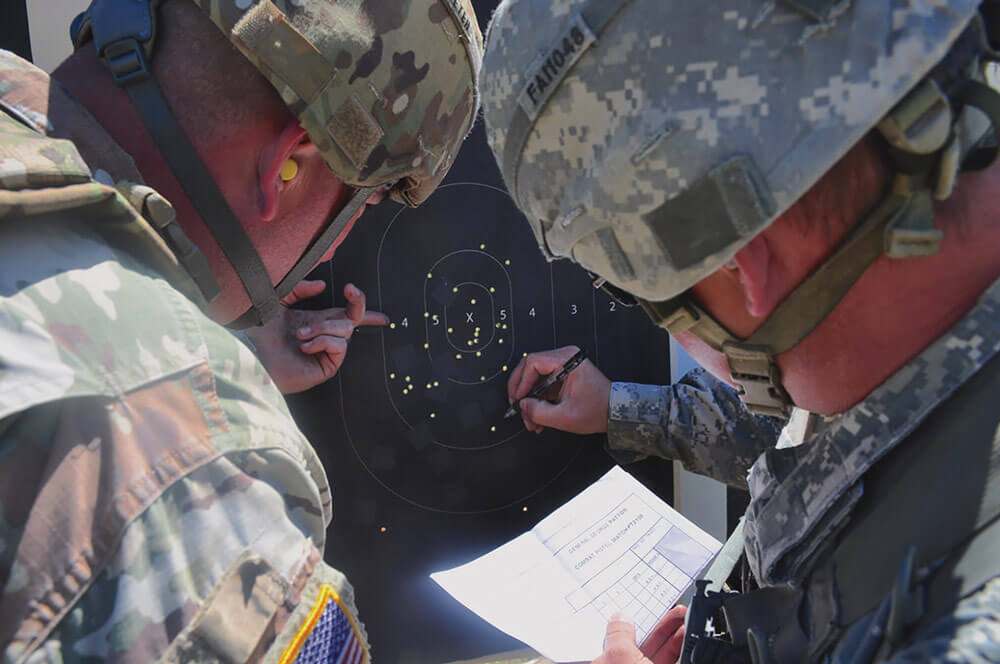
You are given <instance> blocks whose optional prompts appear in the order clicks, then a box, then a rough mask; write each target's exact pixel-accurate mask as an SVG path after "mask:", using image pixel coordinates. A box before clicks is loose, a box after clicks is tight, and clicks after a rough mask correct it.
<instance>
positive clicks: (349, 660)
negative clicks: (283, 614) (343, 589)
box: [278, 583, 368, 664]
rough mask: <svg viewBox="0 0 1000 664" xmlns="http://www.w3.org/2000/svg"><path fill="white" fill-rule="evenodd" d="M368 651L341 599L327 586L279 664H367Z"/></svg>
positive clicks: (320, 591)
mask: <svg viewBox="0 0 1000 664" xmlns="http://www.w3.org/2000/svg"><path fill="white" fill-rule="evenodd" d="M367 662H368V650H367V649H366V648H365V644H364V641H363V640H362V639H361V637H360V636H359V633H358V627H357V625H355V623H354V618H353V617H352V616H351V615H350V613H349V612H348V611H347V610H346V609H344V607H343V605H342V604H341V602H340V595H339V594H338V593H337V591H336V590H334V588H333V586H330V585H328V584H326V583H324V584H322V585H321V586H320V587H319V594H318V596H317V597H316V603H315V604H313V607H312V610H311V611H309V615H308V616H306V619H305V621H304V622H303V623H302V626H301V627H299V631H298V632H296V634H295V637H294V638H293V639H292V641H291V643H289V644H288V647H287V648H285V652H283V653H282V655H281V659H280V660H278V663H279V664H367Z"/></svg>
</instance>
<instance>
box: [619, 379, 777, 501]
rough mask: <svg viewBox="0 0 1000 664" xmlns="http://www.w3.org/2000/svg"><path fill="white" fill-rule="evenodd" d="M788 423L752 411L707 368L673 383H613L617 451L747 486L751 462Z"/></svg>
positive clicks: (733, 484) (770, 445) (736, 484)
mask: <svg viewBox="0 0 1000 664" xmlns="http://www.w3.org/2000/svg"><path fill="white" fill-rule="evenodd" d="M782 426H783V422H782V421H781V420H778V419H776V418H771V417H765V416H762V415H752V414H751V413H750V412H749V411H747V409H746V408H745V407H744V406H743V403H742V402H741V401H740V399H739V396H737V394H736V390H734V389H733V388H731V387H729V386H728V385H726V384H725V383H723V382H722V381H720V380H719V379H717V378H715V377H714V376H712V375H711V374H710V373H708V372H706V371H705V370H704V369H695V370H694V371H691V372H689V373H687V374H686V375H685V376H684V377H683V378H682V379H681V380H679V381H678V382H676V383H674V384H673V385H662V386H661V385H640V384H638V383H612V385H611V398H610V402H609V404H608V446H609V448H610V450H611V451H612V453H618V454H617V455H616V456H621V453H622V452H624V453H626V454H629V455H632V458H631V460H638V459H640V458H644V457H646V456H658V457H663V458H666V459H676V460H678V461H680V462H681V463H683V464H684V467H685V468H687V469H688V470H690V471H691V472H694V473H698V474H700V475H707V476H708V477H711V478H713V479H716V480H719V481H720V482H725V483H726V484H730V485H732V486H735V487H738V488H741V489H745V488H746V474H747V470H748V469H749V468H750V465H751V464H752V463H753V462H754V460H755V459H756V458H757V456H758V455H760V453H761V452H763V451H764V450H765V449H766V448H768V447H773V446H774V444H775V442H776V441H777V439H778V435H779V433H780V432H781V428H782Z"/></svg>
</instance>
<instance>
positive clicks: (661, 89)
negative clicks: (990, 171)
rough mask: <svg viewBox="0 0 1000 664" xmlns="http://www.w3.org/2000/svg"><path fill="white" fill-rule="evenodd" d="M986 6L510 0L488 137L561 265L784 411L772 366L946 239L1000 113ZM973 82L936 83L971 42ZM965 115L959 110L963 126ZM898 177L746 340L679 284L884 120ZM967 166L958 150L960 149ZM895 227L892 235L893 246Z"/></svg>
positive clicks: (493, 58) (965, 66)
mask: <svg viewBox="0 0 1000 664" xmlns="http://www.w3.org/2000/svg"><path fill="white" fill-rule="evenodd" d="M978 6H979V0H780V1H779V2H777V3H775V0H715V1H712V2H687V1H681V0H564V1H561V2H555V3H553V2H550V1H549V0H509V1H508V2H505V3H503V4H502V5H501V7H500V8H499V9H498V10H497V12H496V13H495V15H494V18H493V21H492V23H491V25H490V28H489V30H488V34H487V47H486V55H485V56H484V62H483V74H482V90H483V106H484V116H485V121H486V127H487V137H488V140H489V142H490V146H491V148H492V149H493V152H494V155H495V156H496V159H497V162H498V163H499V165H500V167H501V170H502V172H503V177H504V180H505V181H506V183H507V187H508V189H509V190H510V192H511V194H512V195H513V196H514V198H515V200H516V202H517V204H518V205H519V207H520V208H521V209H522V210H523V211H524V212H525V214H526V216H527V218H528V221H529V222H530V224H531V227H532V229H533V230H534V232H535V235H536V237H537V239H538V242H539V245H540V247H541V249H542V251H543V253H545V254H546V255H547V256H548V257H549V258H550V259H551V258H570V259H572V260H574V261H576V262H577V263H579V264H580V265H582V266H583V267H585V268H586V269H588V270H590V271H591V272H593V273H596V274H597V275H599V276H600V277H601V278H603V279H605V280H607V281H608V282H610V283H611V284H614V285H615V286H617V287H619V288H620V289H623V290H625V291H627V292H629V293H631V294H633V295H635V296H636V297H637V298H639V299H640V302H642V304H643V306H644V307H645V308H646V309H647V311H648V312H649V313H650V314H651V315H652V317H653V318H654V320H655V321H656V322H657V323H659V324H661V325H663V326H664V327H667V328H668V329H669V330H670V331H671V332H679V331H683V330H690V331H692V332H694V333H695V334H698V335H699V336H700V337H701V338H702V339H703V340H705V341H706V342H707V343H709V345H711V346H712V347H714V348H715V349H717V350H720V351H722V352H724V353H725V354H726V355H727V357H728V358H729V364H730V369H731V372H732V375H733V378H734V379H735V380H736V381H737V382H738V383H740V385H741V387H742V390H741V391H742V394H743V397H744V400H745V401H746V402H747V403H748V405H750V406H751V408H752V409H753V410H756V411H757V412H763V413H766V414H771V415H786V414H787V413H788V410H789V407H790V401H789V399H788V396H787V394H786V393H785V392H784V389H783V388H782V387H781V382H780V373H779V372H778V368H777V365H776V364H775V362H774V359H773V356H774V355H775V354H777V353H781V352H784V351H786V350H788V349H789V348H791V347H793V346H794V345H796V344H797V343H798V342H799V341H801V339H802V338H803V337H805V336H806V335H807V334H808V333H809V332H811V331H812V329H813V328H815V326H816V325H817V324H818V323H819V322H820V321H821V320H822V319H823V318H824V317H825V316H826V314H827V313H829V311H830V310H831V309H832V308H833V307H834V306H835V305H836V304H837V302H839V300H840V299H841V298H842V297H843V295H844V294H845V293H846V292H847V290H848V289H849V288H850V287H851V286H852V285H853V284H854V283H855V281H856V280H857V278H858V277H859V276H860V274H861V273H862V272H863V271H864V269H866V267H867V266H868V265H869V264H870V263H871V261H873V260H874V259H875V258H876V257H877V256H878V255H880V254H881V253H882V252H883V250H885V251H887V252H888V253H889V254H890V255H892V256H896V257H904V256H913V255H926V254H927V253H931V252H933V251H935V250H936V247H937V243H938V242H939V240H940V231H938V230H937V229H935V228H934V225H933V213H932V208H931V204H932V199H933V197H937V198H943V197H946V196H947V195H948V194H949V193H950V191H951V186H952V184H953V182H954V175H955V172H956V170H957V168H958V166H959V164H960V163H962V164H963V165H968V163H969V162H970V161H975V162H982V163H979V166H982V165H985V162H988V161H991V159H992V157H994V156H995V150H992V151H990V152H989V155H988V157H989V158H986V159H984V158H983V154H982V149H980V150H979V152H977V154H975V155H971V154H970V152H971V150H972V143H973V142H974V140H975V139H978V138H980V137H981V136H982V134H983V133H984V132H985V129H986V128H988V125H989V123H988V122H987V121H986V116H984V115H983V114H981V113H978V112H972V113H970V112H968V111H963V108H964V107H965V106H974V107H977V108H985V109H987V112H986V115H987V116H990V121H993V120H994V119H995V118H996V117H997V116H998V115H1000V104H998V101H1000V99H998V97H997V95H996V93H993V92H992V90H991V89H990V88H988V87H987V86H986V85H984V84H982V83H980V82H979V81H978V80H976V79H981V78H982V76H981V72H982V67H981V66H980V62H979V59H978V55H979V54H980V53H982V52H983V51H986V50H988V47H987V46H986V43H985V35H984V31H983V28H982V24H981V22H980V21H979V18H978V13H977V9H978ZM960 38H961V39H962V40H976V41H977V44H976V48H973V49H970V52H971V53H973V54H974V55H973V56H970V57H969V58H967V60H966V61H963V62H962V63H960V65H961V66H959V67H958V69H960V70H961V75H958V76H955V75H954V74H952V75H950V76H948V77H944V76H942V77H935V76H928V73H929V72H931V70H932V68H934V67H935V65H937V64H938V63H939V62H940V61H941V60H942V58H943V57H944V56H945V55H946V53H948V52H949V49H950V48H951V47H952V45H953V44H954V43H955V42H956V40H959V39H960ZM959 118H961V119H962V120H961V122H959ZM876 126H878V128H879V129H880V130H881V131H882V134H883V135H884V136H885V137H886V139H887V141H888V142H889V144H890V145H891V146H892V147H891V149H890V154H891V156H892V162H893V166H894V168H895V172H896V176H895V180H894V182H893V187H892V190H891V191H890V192H889V193H887V195H886V196H885V198H884V199H883V201H882V203H881V204H880V205H879V206H878V207H877V209H876V210H874V211H873V212H872V213H870V214H869V215H867V216H866V217H865V218H864V219H863V220H862V221H861V222H860V223H859V225H858V226H857V227H856V228H855V230H854V231H853V233H852V234H851V236H850V238H849V239H848V240H847V241H846V242H845V244H844V245H843V246H842V247H841V248H840V250H838V251H837V252H835V254H834V256H832V257H831V259H830V260H829V261H828V262H827V263H826V264H824V265H823V266H821V267H820V268H819V269H818V270H817V272H816V273H815V274H814V275H812V277H810V278H809V279H807V281H806V282H804V283H803V284H802V285H801V286H800V288H799V289H798V290H797V291H795V292H794V293H793V294H792V295H790V296H789V297H788V299H786V301H785V302H783V303H782V304H781V306H780V307H779V308H778V310H776V311H775V313H774V315H772V317H771V318H770V319H769V320H768V321H766V322H765V323H764V325H763V326H762V327H761V329H760V330H759V331H758V332H757V333H755V334H754V335H753V336H752V337H751V338H750V339H739V338H737V337H736V336H735V335H733V334H732V333H730V332H729V331H728V330H726V329H725V328H724V327H723V326H722V325H721V324H719V323H717V322H716V321H714V320H713V319H712V318H711V317H710V316H708V315H707V314H706V313H705V312H704V311H702V310H701V309H699V308H698V307H697V306H696V305H695V304H694V303H693V302H692V301H691V299H690V298H689V297H686V296H685V293H686V292H687V291H688V289H689V288H690V287H691V286H692V285H694V284H695V283H696V282H698V281H699V280H701V279H702V278H704V277H705V276H707V275H709V274H710V273H712V272H713V271H715V270H716V269H718V268H719V267H720V266H722V265H724V264H725V263H726V262H727V261H729V260H730V259H731V258H732V257H733V255H734V254H735V253H736V252H737V251H739V249H740V248H741V247H743V246H744V245H745V244H746V243H747V242H749V241H750V239H751V238H753V237H754V236H755V235H757V234H758V233H760V232H761V231H763V230H764V229H765V228H766V227H767V226H768V225H769V224H770V223H771V222H772V221H773V220H774V219H775V218H776V217H777V216H778V215H780V214H781V213H783V212H784V211H785V210H787V209H788V208H789V206H791V205H792V203H794V202H795V201H796V200H797V199H798V198H799V197H800V196H802V195H803V194H804V193H805V192H806V190H807V189H808V188H809V187H810V186H812V185H813V184H814V183H815V182H816V181H817V180H818V179H819V178H820V177H821V176H822V175H823V174H824V173H825V172H826V171H827V170H829V169H830V168H831V166H832V165H833V164H834V163H835V162H836V161H837V160H838V159H840V157H841V156H843V155H844V153H846V152H847V151H848V150H849V149H850V148H851V147H852V146H853V145H854V144H855V143H857V142H858V141H859V140H860V139H861V138H862V137H863V136H864V135H865V134H866V133H868V132H869V131H870V130H871V129H872V128H873V127H876ZM967 155H968V156H969V157H970V159H966V160H965V162H964V163H963V162H962V158H963V157H965V156H967ZM883 237H885V238H886V239H885V241H884V246H883Z"/></svg>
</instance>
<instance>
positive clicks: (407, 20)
mask: <svg viewBox="0 0 1000 664" xmlns="http://www.w3.org/2000/svg"><path fill="white" fill-rule="evenodd" d="M194 1H195V3H196V4H197V5H199V6H200V7H201V8H202V9H203V10H204V11H205V12H206V13H207V14H208V15H209V17H210V18H211V20H212V22H214V23H215V24H216V25H217V26H218V27H219V28H220V29H221V30H222V31H223V32H224V33H226V34H227V35H228V36H229V38H230V39H231V40H232V41H233V43H234V44H235V45H236V46H237V48H239V49H240V51H242V52H243V53H244V55H246V56H247V57H248V58H249V59H250V61H251V62H253V63H254V65H256V66H257V68H258V69H260V70H261V72H263V74H264V75H265V76H266V77H267V78H268V80H269V81H270V82H271V84H272V85H274V87H275V88H276V89H277V90H278V92H279V93H280V94H281V97H282V98H283V99H284V101H285V103H286V104H288V106H289V108H290V109H291V110H292V112H293V113H294V114H295V115H296V116H297V117H298V118H299V121H300V122H301V124H302V127H303V128H304V129H305V130H306V131H307V132H308V134H309V138H310V139H311V140H312V141H313V143H315V144H316V146H317V147H318V148H319V149H320V151H321V152H322V153H323V156H324V158H325V159H326V162H327V164H328V165H329V167H330V169H331V170H332V171H333V173H334V174H335V175H337V177H339V178H340V179H341V180H343V181H344V182H346V183H347V184H350V185H353V186H355V187H359V188H367V187H376V186H382V185H387V184H391V183H396V184H395V186H394V187H393V188H392V191H391V194H392V197H393V198H394V199H396V200H398V201H399V202H401V203H405V204H408V205H417V204H419V203H420V202H422V201H423V200H424V199H426V198H427V196H429V195H430V193H431V192H432V191H433V190H434V188H435V187H436V186H437V184H438V183H439V182H440V181H441V180H442V179H443V178H444V176H445V174H446V173H447V172H448V169H449V168H450V167H451V164H452V162H453V161H454V159H455V156H456V154H457V153H458V149H459V147H460V145H461V142H462V140H463V139H464V138H465V136H466V134H468V132H469V130H470V129H471V127H472V123H473V121H474V119H475V115H476V112H477V110H478V103H479V99H478V92H477V83H478V81H477V74H478V71H479V68H480V65H481V63H482V35H481V33H480V31H479V26H478V24H477V22H476V16H475V13H474V12H473V10H472V6H471V4H470V1H469V0H349V1H340V2H336V1H334V0H194Z"/></svg>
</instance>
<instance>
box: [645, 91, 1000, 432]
mask: <svg viewBox="0 0 1000 664" xmlns="http://www.w3.org/2000/svg"><path fill="white" fill-rule="evenodd" d="M950 102H951V103H954V104H955V105H956V108H957V110H958V111H961V110H962V107H964V106H972V107H975V108H978V109H979V110H980V111H982V112H983V113H984V114H985V115H986V117H987V119H988V120H989V123H990V124H992V127H993V132H994V134H995V133H996V131H997V128H998V127H1000V95H998V94H997V92H995V91H994V90H993V89H992V88H990V87H988V86H986V85H984V84H983V83H980V82H979V81H976V80H974V79H969V80H967V81H966V82H965V83H964V85H963V86H962V87H961V88H960V89H959V90H958V91H957V92H956V93H955V94H953V95H952V96H951V99H950V100H949V98H948V97H946V96H945V95H944V94H943V93H942V92H941V90H940V88H939V87H938V86H937V84H936V83H934V82H933V81H932V80H930V79H928V80H926V81H925V82H924V83H923V84H922V85H920V86H917V88H915V89H914V91H913V92H911V93H910V94H909V95H907V97H906V98H905V99H904V100H903V101H902V102H901V103H900V104H899V105H898V106H897V107H896V108H895V109H893V111H892V112H890V114H889V115H888V116H887V117H886V119H885V120H883V121H882V122H881V123H880V124H879V129H880V131H881V132H882V134H883V135H884V136H885V137H886V139H887V140H888V141H889V143H890V149H889V156H890V161H891V164H892V168H893V170H894V175H893V181H892V185H891V186H890V188H889V191H888V192H887V193H886V194H885V195H884V196H883V198H882V200H881V201H880V202H879V203H878V204H877V205H876V206H875V207H874V208H873V209H872V210H871V211H870V212H869V213H868V214H866V215H865V216H864V217H862V218H861V220H860V221H859V222H858V223H857V225H856V226H855V227H854V229H853V230H852V231H851V232H850V233H849V234H848V236H847V237H846V238H845V239H844V240H843V241H842V242H841V244H840V246H839V247H837V249H836V250H835V251H834V252H833V254H832V255H830V256H829V257H828V258H827V259H826V261H824V262H823V264H822V265H820V266H819V268H817V269H816V270H815V271H814V272H813V273H812V274H811V275H809V277H808V278H807V279H806V280H805V281H804V282H802V283H801V284H799V286H798V287H797V288H796V289H795V290H794V291H792V292H791V294H789V295H788V296H787V297H786V298H785V299H784V300H783V301H782V302H781V304H780V305H778V307H777V308H776V309H775V310H774V311H773V312H772V313H771V315H770V316H768V318H767V319H766V320H765V321H764V322H763V324H762V325H761V326H760V327H759V328H758V329H757V330H756V331H755V332H754V333H753V334H752V335H750V337H748V338H746V339H740V338H739V337H737V336H736V335H734V334H733V333H732V332H730V331H729V330H728V329H726V327H725V326H724V325H722V324H721V323H719V322H718V321H717V320H715V319H714V318H713V317H712V316H711V315H709V314H708V313H707V312H706V311H704V310H703V309H702V308H700V307H699V306H698V305H697V304H696V303H695V302H694V301H693V299H692V298H691V296H690V294H689V292H687V293H684V294H682V295H680V296H678V297H675V298H673V299H671V300H666V301H662V302H650V301H646V300H640V304H642V306H643V308H644V309H645V310H646V313H648V314H649V316H650V318H652V319H653V322H655V323H656V324H657V325H659V326H661V327H663V328H665V329H666V330H667V331H668V332H669V333H670V334H672V335H675V334H678V333H680V332H691V333H692V334H694V335H696V336H697V337H698V338H700V339H701V340H702V341H704V342H705V343H706V344H707V345H708V346H710V347H711V348H713V349H715V350H716V351H719V352H721V353H723V354H725V356H726V359H727V361H728V363H729V371H730V373H731V375H732V378H733V380H734V381H735V382H736V383H737V384H738V385H739V390H740V398H741V399H742V400H743V402H744V403H745V404H746V406H747V408H748V410H750V411H751V412H754V413H758V414H761V415H771V416H775V417H786V418H787V417H788V416H789V415H790V414H791V410H792V407H793V406H794V405H795V404H794V402H793V401H792V399H791V397H790V396H789V395H788V393H787V392H786V391H785V389H784V387H783V386H782V383H781V371H780V369H779V368H778V365H777V363H776V362H775V356H776V355H779V354H781V353H784V352H786V351H788V350H790V349H792V348H794V347H795V346H797V345H798V344H799V343H800V342H801V341H802V340H803V339H805V338H806V337H807V336H809V334H810V333H812V331H813V330H814V329H815V328H816V327H817V326H818V325H819V324H820V323H821V322H822V321H823V320H824V319H825V318H826V317H827V315H829V313H830V312H831V311H832V310H833V309H834V308H835V307H836V306H837V304H839V303H840V301H841V300H842V299H843V298H844V296H845V295H847V293H848V291H850V289H851V288H852V287H853V286H854V284H855V283H856V282H857V281H858V279H860V278H861V275H862V274H864V272H865V271H866V270H867V269H868V267H869V266H870V265H871V264H872V263H873V262H874V261H875V260H876V259H877V258H878V257H879V256H880V255H882V253H883V252H884V253H886V254H887V255H888V256H889V257H890V258H913V257H920V256H929V255H932V254H934V253H935V252H936V251H937V250H938V247H939V245H940V241H941V237H942V232H941V231H940V230H939V229H937V228H935V227H934V207H933V206H934V200H935V199H939V200H942V199H945V198H947V197H948V195H950V193H951V189H952V186H953V184H954V179H955V173H956V172H957V171H958V170H980V169H983V168H986V167H988V166H989V165H991V164H992V163H993V161H994V160H995V159H996V157H997V151H998V147H997V145H996V141H995V136H994V137H993V139H992V140H990V141H987V143H986V144H985V145H984V144H983V142H982V140H981V141H980V142H978V143H976V144H975V145H973V146H972V147H971V148H970V149H967V150H965V151H964V152H965V154H964V155H962V156H964V161H962V160H960V159H959V154H958V153H959V152H960V150H959V144H958V138H957V134H956V131H955V124H956V123H955V122H953V117H958V116H959V113H958V112H956V113H954V114H953V113H952V107H951V103H950ZM960 161H961V163H960Z"/></svg>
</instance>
